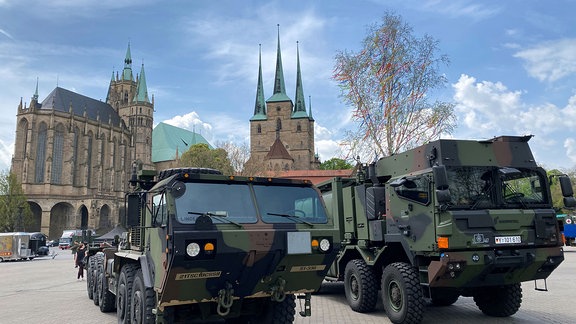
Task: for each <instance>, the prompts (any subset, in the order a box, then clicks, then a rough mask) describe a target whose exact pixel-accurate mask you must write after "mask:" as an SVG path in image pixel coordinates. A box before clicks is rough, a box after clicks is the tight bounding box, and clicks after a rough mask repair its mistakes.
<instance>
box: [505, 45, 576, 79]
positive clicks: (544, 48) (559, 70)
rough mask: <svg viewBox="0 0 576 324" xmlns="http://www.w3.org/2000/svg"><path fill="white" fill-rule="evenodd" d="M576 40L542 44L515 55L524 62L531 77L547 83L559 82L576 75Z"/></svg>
mask: <svg viewBox="0 0 576 324" xmlns="http://www.w3.org/2000/svg"><path fill="white" fill-rule="evenodd" d="M575 52H576V39H574V38H571V39H560V40H555V41H548V42H544V43H540V44H538V45H536V46H533V47H532V48H528V49H525V50H522V51H519V52H518V53H516V54H514V57H518V58H520V59H522V60H524V67H525V68H526V70H527V71H528V74H530V76H532V77H534V78H536V79H538V80H540V81H547V82H554V81H558V80H560V79H562V78H565V77H567V76H570V75H573V74H574V73H576V56H574V53H575Z"/></svg>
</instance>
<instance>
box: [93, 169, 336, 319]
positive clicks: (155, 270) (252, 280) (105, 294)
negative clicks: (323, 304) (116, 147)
mask: <svg viewBox="0 0 576 324" xmlns="http://www.w3.org/2000/svg"><path fill="white" fill-rule="evenodd" d="M131 184H132V185H134V187H135V188H136V189H135V190H134V191H133V192H130V193H128V194H127V195H126V211H127V212H126V219H125V222H124V223H125V225H126V228H127V229H128V232H126V233H125V234H124V235H123V236H122V237H121V238H119V239H118V240H115V242H114V244H113V245H114V246H110V247H107V246H101V247H99V246H94V245H93V246H91V247H90V249H89V254H88V255H89V257H88V259H87V273H88V276H87V288H88V297H89V298H92V299H93V301H94V304H96V305H98V306H99V307H100V310H101V311H103V312H108V311H113V310H116V312H117V317H118V321H119V323H195V322H204V321H213V320H217V321H220V322H222V321H224V322H226V323H292V322H293V320H294V316H295V313H296V307H295V306H296V299H298V301H299V303H298V304H299V305H300V311H299V314H300V315H302V316H310V315H311V302H310V300H311V295H312V294H311V293H312V292H315V291H317V290H318V289H319V288H320V285H321V284H322V281H323V279H324V277H325V275H326V273H327V271H328V268H329V266H330V264H332V262H333V261H334V259H335V257H336V253H337V251H339V250H340V247H339V244H340V243H339V241H338V239H339V238H338V230H337V229H336V228H335V224H334V221H333V220H332V218H331V217H330V216H329V215H328V214H327V213H326V210H325V205H324V203H323V201H322V198H321V195H320V192H319V190H318V189H317V188H316V187H314V186H313V185H312V184H311V183H310V182H309V181H301V180H289V179H274V178H258V177H236V176H225V175H222V174H220V172H219V171H216V170H212V169H200V168H183V169H169V170H165V171H162V172H160V174H159V175H158V177H157V178H155V173H154V172H149V171H145V170H141V171H139V174H138V176H136V173H135V174H134V175H133V177H132V180H131ZM296 296H297V298H296Z"/></svg>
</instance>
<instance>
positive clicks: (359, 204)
mask: <svg viewBox="0 0 576 324" xmlns="http://www.w3.org/2000/svg"><path fill="white" fill-rule="evenodd" d="M530 137H531V136H523V137H518V136H502V137H497V138H494V139H491V140H484V141H470V140H437V141H434V142H431V143H429V144H426V145H423V146H420V147H417V148H415V149H412V150H409V151H407V152H405V153H401V154H396V155H393V156H389V157H385V158H382V159H380V160H378V161H377V162H375V163H373V164H370V165H368V166H362V167H361V168H360V169H359V170H360V171H359V173H358V174H357V176H356V177H353V178H334V179H332V180H328V181H325V182H323V183H320V184H318V187H319V189H320V190H321V191H322V194H323V197H324V201H325V203H326V205H327V209H328V212H329V214H330V215H332V216H333V217H334V218H335V221H337V222H338V225H339V228H340V238H341V240H342V248H341V250H340V252H339V254H338V256H337V259H336V261H335V262H334V264H333V265H332V266H331V268H330V270H329V271H328V275H327V277H326V279H327V280H329V281H343V282H344V291H345V295H346V299H347V301H348V303H349V305H350V307H351V308H352V309H353V310H354V311H358V312H369V311H372V310H374V308H375V307H376V303H377V300H378V294H379V293H381V295H382V300H383V304H384V305H383V306H384V309H385V311H386V314H387V316H388V317H389V319H390V320H391V321H392V322H393V323H418V322H420V321H421V320H422V317H423V312H424V309H425V305H426V304H427V303H428V302H431V303H432V304H434V305H438V306H446V305H451V304H453V303H455V302H456V300H457V299H458V298H459V296H468V297H469V296H472V297H473V298H474V301H475V303H476V305H477V306H478V307H479V308H480V310H481V311H482V312H483V313H485V314H486V315H490V316H497V317H506V316H510V315H513V314H514V313H516V312H517V311H518V309H519V307H520V304H521V302H522V290H521V285H520V283H521V282H524V281H530V280H534V281H535V287H536V288H537V289H538V290H546V289H547V288H546V286H545V284H546V280H545V279H546V278H547V277H548V276H549V275H550V274H551V273H552V271H554V269H556V267H558V265H559V264H560V263H561V262H562V261H563V260H564V256H563V251H562V247H561V246H562V242H561V236H560V233H559V231H558V225H557V222H556V215H555V212H554V209H553V208H552V201H551V196H550V190H549V182H548V179H547V177H546V172H545V171H544V170H543V169H542V168H540V167H538V165H537V164H536V162H535V161H534V157H533V155H532V152H531V150H530V147H529V145H528V141H529V139H530ZM560 183H561V187H562V189H563V195H564V203H565V205H567V206H574V205H576V200H575V199H574V197H573V192H572V187H571V184H570V180H569V179H568V178H567V177H561V178H560ZM541 279H543V280H541ZM536 280H537V281H536Z"/></svg>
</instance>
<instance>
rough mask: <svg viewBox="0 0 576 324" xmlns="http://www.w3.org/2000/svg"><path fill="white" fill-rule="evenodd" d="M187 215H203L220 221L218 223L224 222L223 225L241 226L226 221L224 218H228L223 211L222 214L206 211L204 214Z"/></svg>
mask: <svg viewBox="0 0 576 324" xmlns="http://www.w3.org/2000/svg"><path fill="white" fill-rule="evenodd" d="M188 214H191V215H200V216H202V215H205V216H208V217H211V218H216V219H217V220H220V221H222V222H225V223H229V224H234V225H236V226H238V227H240V228H242V224H239V223H236V222H235V221H232V220H229V219H226V218H225V217H227V216H228V213H227V212H225V211H224V212H222V211H215V212H212V211H207V212H205V213H199V212H192V211H189V212H188Z"/></svg>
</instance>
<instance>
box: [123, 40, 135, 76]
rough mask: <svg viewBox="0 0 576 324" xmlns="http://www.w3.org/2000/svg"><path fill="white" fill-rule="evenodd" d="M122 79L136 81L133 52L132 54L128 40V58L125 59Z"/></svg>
mask: <svg viewBox="0 0 576 324" xmlns="http://www.w3.org/2000/svg"><path fill="white" fill-rule="evenodd" d="M122 80H128V81H134V77H133V76H132V54H130V42H128V49H127V50H126V58H125V59H124V71H122Z"/></svg>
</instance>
